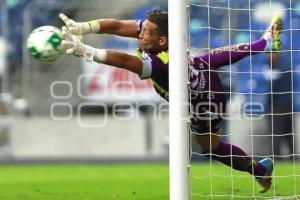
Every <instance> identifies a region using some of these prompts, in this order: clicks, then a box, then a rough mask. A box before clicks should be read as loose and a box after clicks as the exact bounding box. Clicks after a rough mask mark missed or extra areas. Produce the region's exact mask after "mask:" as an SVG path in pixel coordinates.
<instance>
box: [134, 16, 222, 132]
mask: <svg viewBox="0 0 300 200" xmlns="http://www.w3.org/2000/svg"><path fill="white" fill-rule="evenodd" d="M141 29H142V21H139V22H138V23H137V31H138V33H140V31H141ZM137 55H138V57H139V58H140V59H141V60H142V61H143V70H142V74H141V79H149V78H150V79H151V80H152V83H153V86H154V88H155V90H156V92H157V93H158V94H159V95H160V96H161V97H163V98H164V99H166V100H167V101H168V100H169V52H168V50H166V51H162V52H159V53H151V52H145V51H142V50H140V49H138V50H137ZM183 67H184V66H183ZM185 67H188V66H185ZM216 68H217V67H216ZM171 69H172V66H171ZM215 70H216V69H215V68H214V67H210V65H209V64H208V62H207V58H205V57H204V56H199V57H193V58H191V60H190V76H189V80H190V82H191V85H190V88H189V89H190V105H191V106H190V113H191V129H192V131H194V132H197V133H206V132H215V131H217V130H218V129H219V124H220V122H221V117H220V116H221V115H222V114H223V113H224V112H225V109H226V97H225V94H224V89H223V87H222V84H221V80H220V78H219V75H218V72H216V71H215Z"/></svg>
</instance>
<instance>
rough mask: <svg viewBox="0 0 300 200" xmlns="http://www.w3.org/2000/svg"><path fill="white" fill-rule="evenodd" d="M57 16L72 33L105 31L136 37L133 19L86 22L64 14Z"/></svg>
mask: <svg viewBox="0 0 300 200" xmlns="http://www.w3.org/2000/svg"><path fill="white" fill-rule="evenodd" d="M59 17H60V18H61V19H62V21H63V22H64V23H65V25H66V27H67V28H68V29H69V30H70V31H71V33H72V34H74V35H85V34H91V33H95V34H102V33H107V34H113V35H118V36H123V37H133V38H137V37H138V32H137V27H136V26H137V24H136V21H135V20H117V19H98V20H93V21H88V22H76V21H74V20H73V19H70V18H68V17H67V16H66V15H64V14H60V15H59Z"/></svg>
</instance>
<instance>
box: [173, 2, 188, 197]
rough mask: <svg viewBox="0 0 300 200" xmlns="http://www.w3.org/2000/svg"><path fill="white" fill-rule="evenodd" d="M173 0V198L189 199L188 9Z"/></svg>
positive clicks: (183, 4) (185, 5)
mask: <svg viewBox="0 0 300 200" xmlns="http://www.w3.org/2000/svg"><path fill="white" fill-rule="evenodd" d="M188 5H189V4H188V1H187V0H169V54H170V57H169V94H170V97H169V100H170V119H169V126H170V128H169V131H170V147H169V148H170V150H169V152H170V153H169V155H170V199H171V200H188V199H189V173H188V171H189V170H188V168H189V132H188V129H187V122H188V105H189V103H188V85H187V83H188V51H187V50H188V12H187V8H188V7H187V6H188Z"/></svg>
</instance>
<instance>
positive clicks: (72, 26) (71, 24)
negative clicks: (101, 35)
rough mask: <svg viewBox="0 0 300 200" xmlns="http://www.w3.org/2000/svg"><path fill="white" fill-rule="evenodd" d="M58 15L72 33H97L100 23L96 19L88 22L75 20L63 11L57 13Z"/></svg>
mask: <svg viewBox="0 0 300 200" xmlns="http://www.w3.org/2000/svg"><path fill="white" fill-rule="evenodd" d="M59 17H60V18H61V20H62V21H63V22H64V23H65V25H66V27H67V28H68V29H69V30H70V31H71V33H73V34H74V35H85V34H89V33H98V32H99V31H100V23H99V21H97V20H94V21H89V22H75V21H74V20H73V19H70V18H68V17H67V16H66V15H65V14H63V13H61V14H59Z"/></svg>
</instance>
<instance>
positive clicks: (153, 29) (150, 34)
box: [139, 20, 168, 53]
mask: <svg viewBox="0 0 300 200" xmlns="http://www.w3.org/2000/svg"><path fill="white" fill-rule="evenodd" d="M139 43H140V48H141V50H143V51H146V52H154V53H159V52H161V51H165V50H167V49H168V37H166V36H162V35H161V34H160V32H159V28H158V26H157V25H156V24H155V23H153V22H151V21H149V20H145V21H144V22H143V28H142V31H141V33H140V35H139Z"/></svg>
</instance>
